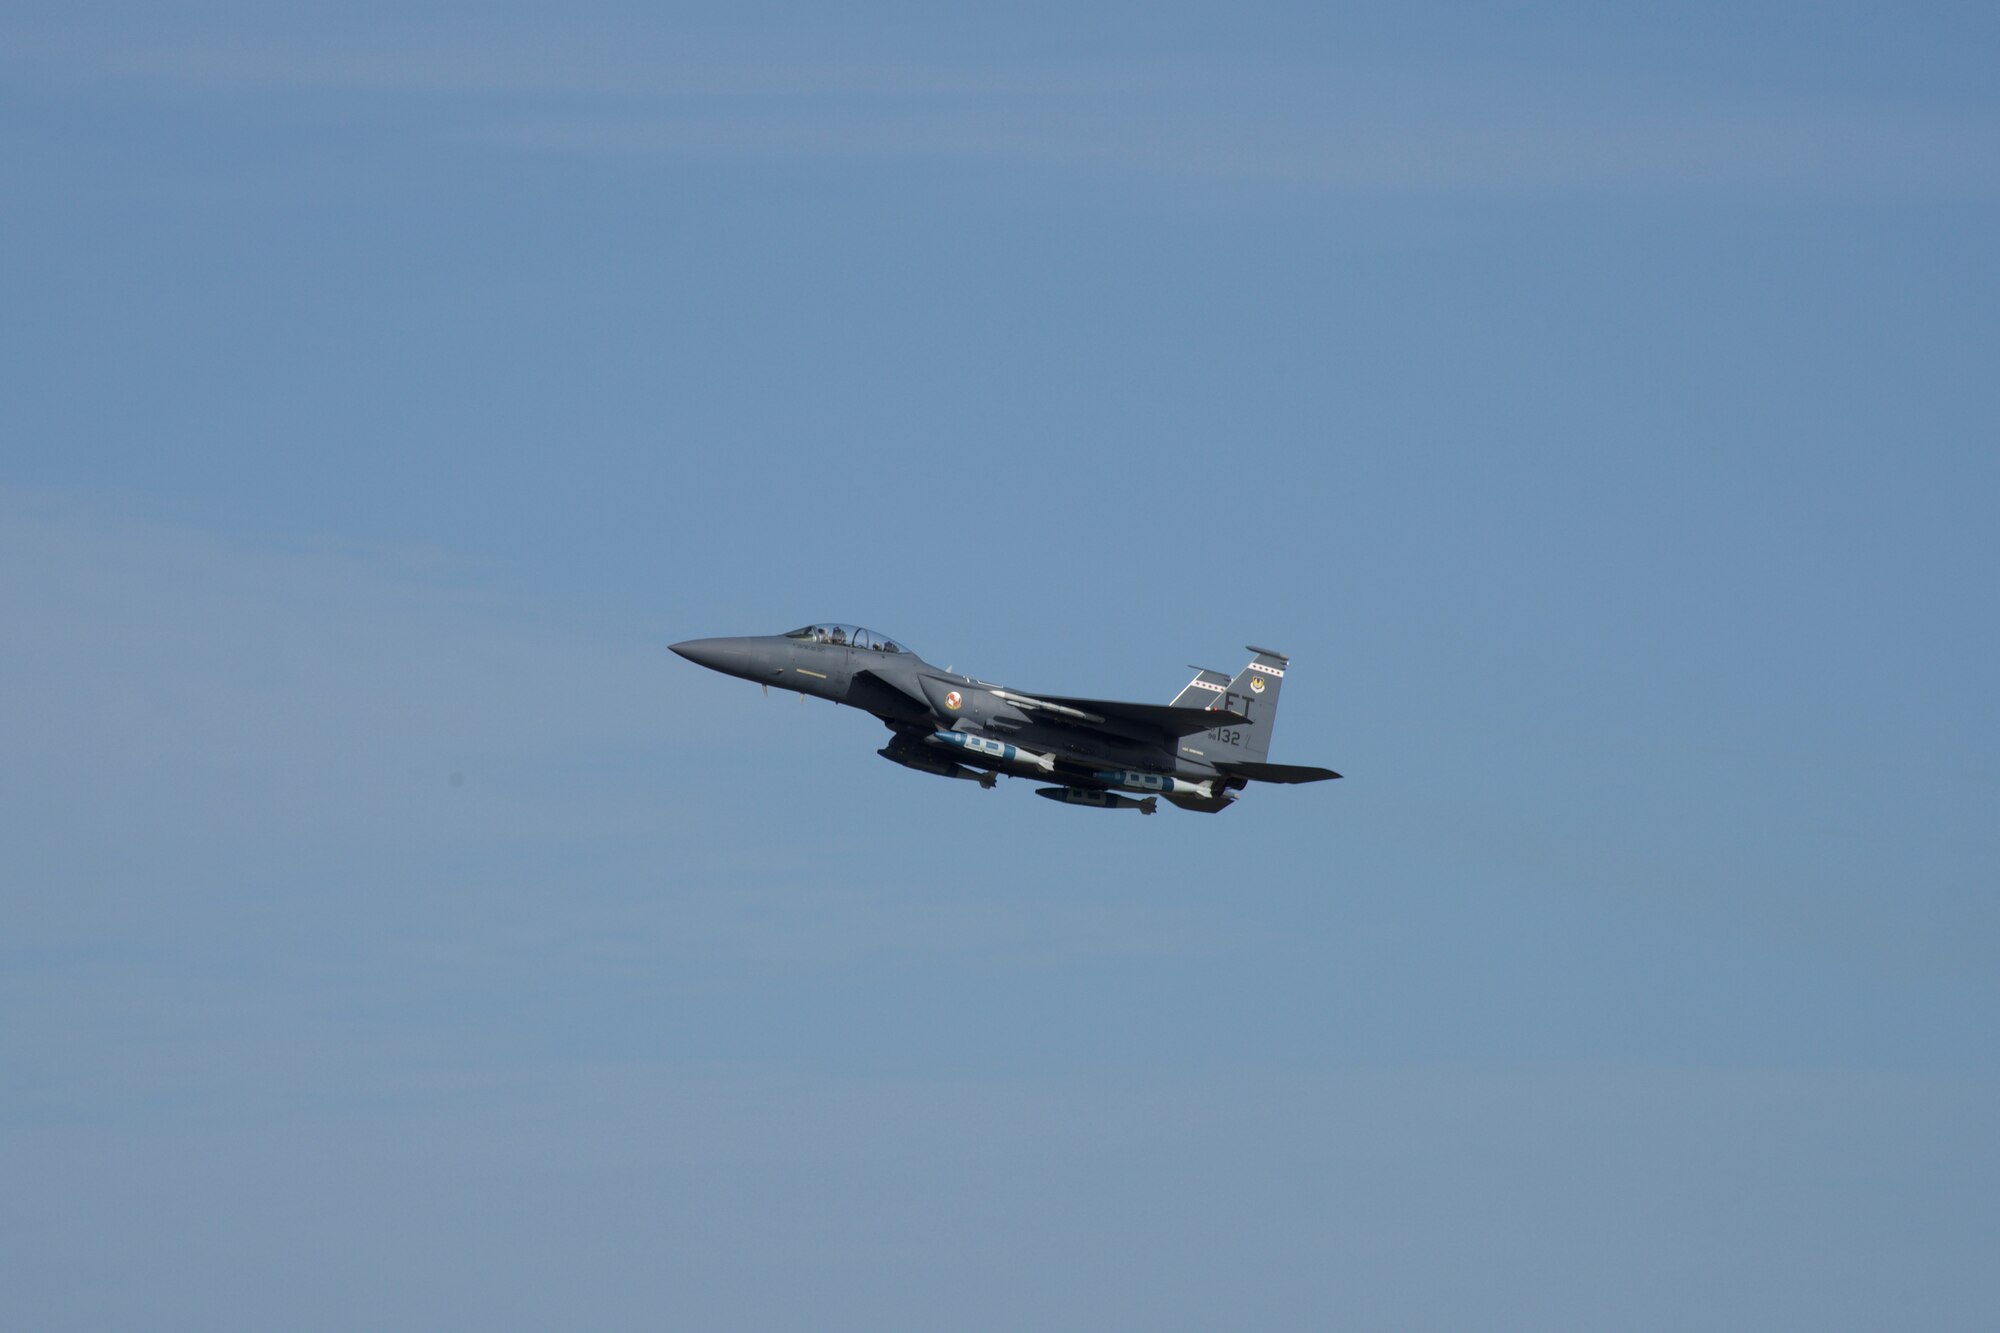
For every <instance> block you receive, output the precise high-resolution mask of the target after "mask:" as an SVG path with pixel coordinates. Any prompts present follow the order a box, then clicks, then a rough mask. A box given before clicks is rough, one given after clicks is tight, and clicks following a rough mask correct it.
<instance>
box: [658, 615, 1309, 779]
mask: <svg viewBox="0 0 2000 1333" xmlns="http://www.w3.org/2000/svg"><path fill="white" fill-rule="evenodd" d="M672 647H673V650H674V651H675V652H677V653H679V654H680V655H681V656H682V657H685V658H687V659H688V661H690V662H694V663H696V664H698V665H700V666H705V667H707V668H709V669H710V670H711V671H720V672H722V673H723V674H724V675H728V676H740V677H742V678H743V679H744V680H753V681H756V682H758V683H759V684H761V685H763V686H764V687H765V690H766V692H768V691H769V689H770V687H771V686H773V685H776V686H779V687H780V688H782V689H787V690H796V691H798V693H799V694H800V695H801V696H803V695H808V694H810V695H814V696H816V697H818V698H821V699H831V700H832V701H833V702H835V703H837V704H845V705H847V706H848V707H850V708H859V709H861V710H863V711H864V712H868V713H872V714H874V715H875V716H876V717H877V718H880V719H881V721H882V723H883V725H885V726H887V727H888V728H889V730H890V731H891V732H892V733H894V734H893V735H892V736H891V737H890V740H889V743H888V744H887V745H885V746H883V747H882V748H881V749H880V750H877V751H876V753H877V754H879V755H881V756H882V757H883V758H884V759H888V760H890V761H892V762H894V763H898V764H901V765H903V767H905V768H913V769H915V770H916V771H917V772H919V773H930V774H934V775H936V776H938V777H946V778H964V779H967V780H969V781H973V782H977V783H978V784H979V785H980V786H982V787H986V788H991V787H992V786H994V784H995V782H996V780H997V779H998V777H999V775H1001V774H1005V775H1007V776H1008V777H1017V778H1031V779H1039V780H1042V781H1046V782H1049V783H1052V784H1053V785H1051V786H1046V787H1039V788H1037V789H1036V794H1037V795H1040V796H1046V797H1048V798H1049V799H1050V800H1052V801H1060V802H1062V803H1063V804H1065V805H1076V806H1083V807H1086V808H1089V809H1095V810H1138V811H1140V812H1141V813H1143V814H1148V815H1150V814H1152V813H1153V811H1154V810H1155V809H1156V808H1157V807H1158V804H1159V799H1160V797H1165V798H1166V799H1167V800H1168V801H1169V802H1170V803H1172V804H1174V805H1177V806H1179V807H1180V808H1181V809H1183V810H1197V811H1201V812H1203V813H1206V814H1214V813H1216V812H1217V811H1220V810H1226V809H1228V808H1229V806H1230V805H1231V804H1232V803H1233V802H1234V801H1235V800H1236V798H1237V795H1238V793H1239V792H1241V791H1242V790H1243V788H1244V787H1245V786H1247V785H1248V784H1250V783H1252V782H1284V783H1297V782H1323V781H1325V780H1326V779H1328V778H1337V777H1339V776H1340V774H1338V773H1336V772H1334V771H1333V770H1332V769H1327V768H1307V767H1302V766H1299V765H1295V764H1273V763H1270V762H1268V761H1267V759H1266V756H1267V755H1269V754H1270V751H1271V727H1272V724H1273V723H1274V722H1275V721H1276V719H1277V715H1278V690H1279V689H1280V687H1282V686H1283V685H1284V683H1285V668H1286V664H1287V662H1288V660H1289V659H1287V658H1286V656H1285V655H1284V654H1283V653H1279V652H1273V651H1272V650H1271V649H1269V648H1257V647H1252V648H1250V649H1249V651H1250V652H1251V653H1252V654H1253V656H1252V657H1251V659H1250V664H1249V665H1248V666H1246V667H1244V668H1243V670H1241V671H1239V672H1237V673H1236V675H1235V676H1234V677H1233V678H1232V677H1230V676H1227V675H1225V674H1223V673H1222V672H1220V671H1204V670H1200V669H1199V668H1197V674H1196V676H1195V678H1194V679H1193V680H1191V681H1189V682H1188V683H1187V686H1186V687H1185V688H1184V689H1182V690H1181V692H1180V693H1179V694H1178V695H1176V696H1175V697H1174V700H1173V702H1172V703H1167V704H1143V703H1122V702H1120V701H1118V700H1115V699H1082V698H1077V697H1075V696H1072V695H1062V694H1027V693H1023V692H1021V691H1017V690H1010V689H1007V688H1005V687H1004V686H1000V685H994V684H991V683H990V682H987V681H983V680H975V679H974V678H973V677H971V676H961V675H958V674H956V673H955V672H953V671H951V670H950V669H948V668H939V667H935V666H932V665H931V664H930V663H929V662H926V661H924V660H923V658H921V657H918V656H917V655H916V654H915V653H913V652H911V651H910V650H909V649H907V648H905V647H903V646H902V645H901V644H899V643H897V642H895V641H894V640H893V639H889V638H887V637H885V636H883V635H880V634H877V633H875V632H874V631H873V630H867V629H862V628H861V627H859V626H857V625H834V624H824V625H807V626H805V627H804V628H802V629H795V630H793V631H792V632H791V633H789V634H770V635H762V636H755V637H750V638H737V639H689V640H688V641H686V642H685V643H676V644H673V645H672ZM1128 792H1136V793H1144V794H1143V795H1140V796H1136V797H1135V796H1130V795H1126V794H1125V793H1128Z"/></svg>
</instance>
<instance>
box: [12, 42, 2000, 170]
mask: <svg viewBox="0 0 2000 1333" xmlns="http://www.w3.org/2000/svg"><path fill="white" fill-rule="evenodd" d="M13 62H14V63H16V64H17V65H20V66H24V67H27V68H32V69H37V70H40V71H42V72H43V73H44V75H45V76H47V77H51V78H56V79H61V80H66V81H69V82H71V83H76V82H83V83H86V84H87V83H91V82H99V81H111V82H115V83H126V84H134V83H136V84H140V85H156V86H168V87H175V88H180V89H206V90H212V91H233V92H285V91H290V92H295V93H336V94H338V93H352V94H367V95H371V96H381V95H406V96H413V97H421V98H428V99H435V100H439V101H441V102H442V103H444V104H445V106H446V107H450V106H452V105H454V104H458V103H463V104H464V108H465V110H464V114H461V115H458V116H456V117H455V119H456V121H457V123H455V124H452V125H449V126H444V127H438V126H436V125H434V124H431V125H426V124H425V122H424V121H423V120H422V119H421V118H419V121H418V124H419V125H420V126H424V128H421V129H419V131H418V132H420V133H426V134H428V135H429V136H430V137H433V138H435V137H438V136H439V135H442V136H443V137H445V138H447V139H451V140H456V141H458V142H461V143H476V144H482V145H485V146H488V147H491V146H504V147H509V148H515V149H522V150H528V151H532V152H537V153H562V154H582V155H591V156H600V157H618V156H630V157H655V158H686V159H731V158H734V159H745V160H751V161H783V160H831V161H840V160H857V159H872V160H881V161H896V160H909V161H927V162H954V161H956V162H965V163H995V162H999V163H1015V164H1022V165H1030V166H1042V167H1051V168H1059V169H1065V170H1076V171H1084V172H1089V173H1092V174H1099V175H1111V176H1117V175H1127V176H1133V177H1138V178H1163V179H1181V180H1189V181H1197V182H1234V183H1239V184H1243V185H1262V186H1272V187H1285V188H1296V189H1306V190H1317V191H1330V192H1354V193H1373V194H1381V193H1391V194H1393V193H1437V192H1452V191H1461V192H1482V193H1495V192H1498V193H1504V192H1513V191H1531V190H1569V191H1588V190H1678V189H1702V188H1724V189H1732V190H1751V191H1760V190H1768V191H1795V190H1802V189H1803V190H1831V191H1859V192H1901V191H1931V192H1947V193H1961V194H1964V193H1971V194H1986V193H1990V192H1991V191H1992V190H1993V189H1994V188H1995V186H1996V185H2000V123H1996V122H1995V121H1994V119H1993V118H1992V117H1990V116H1986V115H1980V114H1959V113H1951V112H1943V111H1938V110H1931V109H1925V108H1917V107H1909V106H1865V105H1861V106H1857V105H1836V104H1828V103H1817V102H1795V103H1789V104H1787V103H1782V102H1777V103H1774V102H1771V101H1768V100H1762V101H1752V100H1742V99H1740V98H1739V99H1737V100H1731V99H1730V98H1729V97H1726V96H1718V95H1714V94H1701V95H1694V94H1686V93H1680V92H1676V91H1675V90H1674V89H1671V88H1662V87H1658V86H1654V87H1650V88H1637V87H1634V88H1628V87H1624V86H1620V85H1616V84H1611V83H1607V82H1595V83H1593V82H1590V81H1588V80H1586V79H1583V78H1580V77H1577V76H1562V77H1551V76H1549V75H1548V74H1547V73H1546V72H1544V71H1535V70H1521V69H1505V68H1485V69H1467V68H1444V67H1435V68H1430V67H1426V68H1406V69H1401V70H1395V69H1384V68H1381V67H1377V66H1369V67H1366V68H1361V67H1355V68H1345V69H1343V68H1334V67H1325V66H1316V65H1293V66H1282V65H1281V66H1274V67H1270V68H1246V67H1241V66H1232V65H1227V64H1220V63H1218V64H1213V65H1202V64H1189V63H1185V62H1183V63H1178V64H1175V63H1161V64H1130V65H1119V64H1110V63H1103V62H1099V63H1095V64H1091V63H1050V64H1045V65H1029V64H1019V63H1015V64H1007V63H990V64H979V63H958V64H952V63H947V62H923V61H853V60H842V59H755V60H743V59H738V58H731V57H729V56H727V55H724V54H719V53H718V52H716V51H713V50H704V49H701V48H700V47H699V46H698V45H697V44H694V43H690V42H686V41H681V40H677V39H674V38H672V37H668V36H661V35H654V36H652V37H651V38H648V39H640V40H635V41H634V42H632V43H630V44H627V45H624V46H617V47H609V46H591V45H588V44H578V43H568V44H564V43H541V42H533V43H531V42H525V41H520V40H514V39H509V38H506V37H494V38H491V39H487V40H484V41H481V42H478V43H453V42H436V41H430V42H425V41H416V42H413V43H410V44H407V45H402V46H397V47H386V46H383V47H339V46H318V45H313V46H307V45H301V44H298V43H295V42H286V41H276V40H241V39H239V40H227V41H209V42H189V41H186V40H169V41H160V42H152V43H143V42H135V43H127V44H124V45H120V46H115V47H112V48H108V49H91V48H86V47H83V46H81V45H79V44H76V43H65V42H62V41H55V42H42V43H40V44H36V43H34V42H24V43H18V44H16V45H15V47H14V53H13Z"/></svg>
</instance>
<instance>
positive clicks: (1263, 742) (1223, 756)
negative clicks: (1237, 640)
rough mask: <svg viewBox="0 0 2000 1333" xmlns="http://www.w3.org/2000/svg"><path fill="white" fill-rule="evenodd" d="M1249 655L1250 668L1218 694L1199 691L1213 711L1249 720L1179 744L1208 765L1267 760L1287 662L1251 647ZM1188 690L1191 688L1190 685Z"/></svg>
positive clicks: (1270, 653) (1282, 657) (1286, 659)
mask: <svg viewBox="0 0 2000 1333" xmlns="http://www.w3.org/2000/svg"><path fill="white" fill-rule="evenodd" d="M1250 651H1251V652H1252V653H1254V654H1255V656H1254V657H1252V658H1251V659H1250V665H1249V666H1246V667H1244V668H1243V670H1241V671H1239V672H1238V673H1237V674H1236V679H1234V680H1232V681H1230V682H1229V683H1228V684H1227V685H1225V686H1224V687H1223V690H1222V693H1221V694H1215V693H1213V692H1211V691H1207V690H1203V691H1201V693H1203V694H1205V695H1207V697H1208V701H1209V703H1210V704H1212V705H1214V706H1215V707H1218V708H1221V709H1222V710H1224V711H1225V712H1230V713H1241V714H1243V715H1244V716H1245V717H1247V718H1249V719H1250V720H1249V721H1248V722H1244V723H1241V724H1239V725H1233V726H1227V727H1218V728H1216V729H1215V730H1214V731H1205V732H1201V733H1199V734H1198V735H1194V736H1189V737H1188V738H1187V739H1186V740H1185V741H1183V742H1182V748H1183V749H1190V748H1192V749H1194V750H1198V751H1200V752H1201V756H1202V757H1203V758H1204V759H1207V760H1209V761H1210V762H1211V763H1212V762H1214V761H1216V760H1231V761H1235V762H1239V763H1240V762H1244V761H1248V762H1250V763H1256V764H1261V763H1263V762H1264V760H1265V758H1266V757H1267V756H1269V754H1270V753H1271V728H1272V726H1273V725H1274V724H1275V723H1276V722H1277V720H1278V691H1279V689H1281V688H1282V687H1283V686H1284V683H1285V664H1286V663H1287V662H1288V661H1289V660H1290V659H1289V658H1287V657H1286V656H1285V655H1284V654H1283V653H1276V652H1272V651H1271V650H1270V649H1269V648H1258V647H1256V646H1255V645H1252V647H1251V648H1250ZM1196 679H1197V680H1199V679H1200V677H1196ZM1188 688H1189V689H1192V688H1194V687H1193V686H1192V685H1190V686H1189V687H1188ZM1184 693H1185V691H1184Z"/></svg>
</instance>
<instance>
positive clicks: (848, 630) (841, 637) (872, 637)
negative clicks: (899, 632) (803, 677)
mask: <svg viewBox="0 0 2000 1333" xmlns="http://www.w3.org/2000/svg"><path fill="white" fill-rule="evenodd" d="M785 637H786V638H788V639H804V640H805V641H806V642H807V643H833V644H843V645H845V646H846V647H849V648H865V649H868V650H869V651H871V652H877V653H906V652H908V651H909V649H907V648H905V647H903V645H901V644H900V643H897V642H896V641H895V640H894V639H891V638H890V637H888V636H887V635H886V634H877V633H876V632H875V631H874V630H872V629H863V628H861V626H859V625H807V626H805V627H804V628H803V629H795V630H793V631H792V632H791V633H789V634H787V635H786V636H785Z"/></svg>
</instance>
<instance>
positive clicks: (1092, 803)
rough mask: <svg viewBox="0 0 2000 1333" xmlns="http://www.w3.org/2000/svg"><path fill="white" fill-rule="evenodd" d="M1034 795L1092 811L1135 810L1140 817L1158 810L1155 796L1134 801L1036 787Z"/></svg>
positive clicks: (1103, 793)
mask: <svg viewBox="0 0 2000 1333" xmlns="http://www.w3.org/2000/svg"><path fill="white" fill-rule="evenodd" d="M1035 795H1037V796H1046V797H1048V798H1049V799H1050V800H1051V801H1061V802H1062V803H1063V804H1064V805H1087V806H1089V807H1090V808H1091V809H1093V810H1137V811H1138V812H1139V813H1140V814H1142V815H1150V814H1152V813H1153V811H1155V810H1157V809H1159V808H1160V798H1159V797H1157V796H1148V797H1145V798H1144V799H1143V800H1135V799H1133V798H1132V797H1130V796H1120V795H1119V794H1118V793H1117V792H1114V791H1092V790H1091V789H1090V788H1088V787H1037V788H1035Z"/></svg>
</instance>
